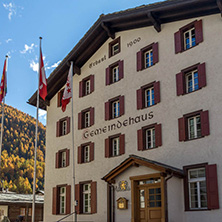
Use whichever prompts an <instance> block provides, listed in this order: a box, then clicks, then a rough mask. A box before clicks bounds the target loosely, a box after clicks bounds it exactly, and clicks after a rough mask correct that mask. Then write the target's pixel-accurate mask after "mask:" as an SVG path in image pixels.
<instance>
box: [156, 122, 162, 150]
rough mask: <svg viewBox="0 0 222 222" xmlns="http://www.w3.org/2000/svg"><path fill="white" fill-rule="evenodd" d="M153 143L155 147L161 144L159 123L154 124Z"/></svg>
mask: <svg viewBox="0 0 222 222" xmlns="http://www.w3.org/2000/svg"><path fill="white" fill-rule="evenodd" d="M155 144H156V147H158V146H162V131H161V124H156V125H155Z"/></svg>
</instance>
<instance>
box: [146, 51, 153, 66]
mask: <svg viewBox="0 0 222 222" xmlns="http://www.w3.org/2000/svg"><path fill="white" fill-rule="evenodd" d="M147 59H149V61H148V62H147ZM150 66H153V49H150V50H147V51H145V52H144V68H148V67H150Z"/></svg>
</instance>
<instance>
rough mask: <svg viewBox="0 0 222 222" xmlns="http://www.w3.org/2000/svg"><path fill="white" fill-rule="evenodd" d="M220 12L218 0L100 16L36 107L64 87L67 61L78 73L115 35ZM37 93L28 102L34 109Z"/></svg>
mask: <svg viewBox="0 0 222 222" xmlns="http://www.w3.org/2000/svg"><path fill="white" fill-rule="evenodd" d="M221 12H222V0H168V1H163V2H159V3H154V4H150V5H142V6H140V7H136V8H133V9H128V10H124V11H120V12H115V13H112V14H107V15H103V14H102V15H101V16H100V17H99V19H98V20H97V21H96V22H95V23H94V25H93V26H92V27H91V28H90V29H89V30H88V32H87V33H86V34H85V35H84V36H83V38H82V39H81V40H80V41H79V42H78V43H77V45H76V46H75V47H74V48H73V49H72V50H71V51H70V52H69V54H68V55H67V56H66V57H65V58H64V59H63V60H62V62H61V63H60V64H59V66H58V67H57V68H56V69H55V70H54V71H53V72H52V73H51V74H50V76H49V78H48V80H47V91H48V95H47V97H46V102H44V101H43V100H42V99H41V98H40V103H39V107H40V108H42V109H46V106H47V105H49V103H50V100H51V98H52V97H53V96H54V95H55V94H56V93H57V92H58V91H59V90H60V89H61V87H63V86H64V84H65V82H66V78H67V73H68V69H69V63H70V61H73V62H74V73H75V74H79V75H80V74H81V67H82V66H83V65H84V64H85V63H86V62H87V61H88V60H89V58H90V57H91V56H92V55H93V54H94V53H95V52H96V51H97V50H98V49H99V48H100V47H101V46H102V45H103V44H104V42H105V41H106V40H107V39H108V38H110V37H111V38H115V33H116V32H120V31H125V30H130V29H136V28H142V27H148V26H154V28H155V29H156V30H157V31H158V32H160V31H161V24H164V23H169V22H173V21H179V20H183V19H188V18H195V17H199V16H206V15H211V14H216V13H221ZM36 98H37V91H36V92H35V93H34V94H33V95H32V97H31V98H30V99H29V100H28V103H29V104H31V105H34V106H36V101H37V100H36Z"/></svg>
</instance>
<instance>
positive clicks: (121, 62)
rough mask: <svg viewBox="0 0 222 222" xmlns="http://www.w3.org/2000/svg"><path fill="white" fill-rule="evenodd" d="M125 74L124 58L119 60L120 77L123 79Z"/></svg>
mask: <svg viewBox="0 0 222 222" xmlns="http://www.w3.org/2000/svg"><path fill="white" fill-rule="evenodd" d="M123 76H124V74H123V60H121V61H119V79H122V78H123Z"/></svg>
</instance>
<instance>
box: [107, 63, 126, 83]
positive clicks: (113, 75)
mask: <svg viewBox="0 0 222 222" xmlns="http://www.w3.org/2000/svg"><path fill="white" fill-rule="evenodd" d="M123 64H124V63H123V60H119V61H117V62H115V63H113V64H111V65H110V66H109V67H107V68H106V86H107V85H111V84H113V83H115V82H118V81H120V80H121V79H123V77H124V70H123V66H124V65H123Z"/></svg>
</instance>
